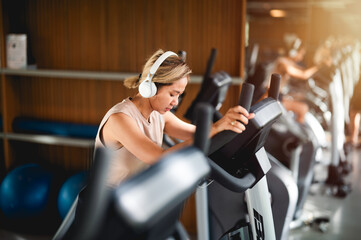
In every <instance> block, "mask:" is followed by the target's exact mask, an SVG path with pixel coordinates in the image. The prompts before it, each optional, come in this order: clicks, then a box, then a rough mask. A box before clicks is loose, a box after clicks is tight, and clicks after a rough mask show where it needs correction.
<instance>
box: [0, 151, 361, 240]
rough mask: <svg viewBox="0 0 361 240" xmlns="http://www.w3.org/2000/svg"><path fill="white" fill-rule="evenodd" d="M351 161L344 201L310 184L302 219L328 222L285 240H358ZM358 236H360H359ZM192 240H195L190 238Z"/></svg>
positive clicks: (21, 238)
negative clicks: (350, 186) (350, 190)
mask: <svg viewBox="0 0 361 240" xmlns="http://www.w3.org/2000/svg"><path fill="white" fill-rule="evenodd" d="M349 158H350V160H351V161H352V162H353V172H352V173H351V174H350V175H349V179H348V180H349V181H350V183H351V184H352V192H351V193H350V194H349V195H347V196H346V197H345V198H337V197H334V196H332V195H331V194H330V191H329V190H328V189H327V188H326V187H325V186H324V185H322V184H319V185H317V184H314V185H313V186H312V188H311V191H310V195H309V197H308V199H307V202H306V203H305V207H304V213H303V216H304V217H305V218H309V219H314V218H318V219H323V218H329V220H330V221H329V222H322V223H321V224H316V223H315V222H313V223H312V221H310V224H305V225H303V226H301V227H298V228H294V229H292V230H291V231H290V235H289V238H288V240H314V239H319V240H322V239H327V240H333V239H337V240H339V239H347V240H353V239H355V240H356V239H360V235H361V226H360V220H361V184H360V182H361V149H355V150H353V151H352V152H351V153H350V154H349ZM325 169H326V165H325V164H318V165H317V166H316V173H315V178H317V179H318V180H321V181H322V180H323V179H325V177H326V175H325ZM359 234H360V235H359ZM0 239H4V240H48V239H51V236H32V235H23V234H16V233H12V232H9V231H6V230H1V229H0ZM193 240H196V239H193Z"/></svg>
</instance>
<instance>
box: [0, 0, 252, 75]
mask: <svg viewBox="0 0 361 240" xmlns="http://www.w3.org/2000/svg"><path fill="white" fill-rule="evenodd" d="M244 1H245V0H243V1H238V0H230V1H222V0H214V1H207V0H199V1H192V0H183V1H181V0H173V1H168V0H152V1H142V0H134V1H127V0H121V1H117V0H106V1H99V0H92V1H89V0H64V1H56V0H37V1H24V0H6V1H4V2H5V4H4V14H5V15H7V16H8V18H9V19H11V21H9V26H8V27H7V29H6V33H10V32H22V31H23V32H25V33H27V34H28V38H29V44H30V45H29V47H30V49H31V51H32V52H31V54H32V55H33V57H34V59H35V63H36V64H37V66H38V67H39V68H51V69H77V70H105V71H123V72H139V71H140V70H141V68H142V65H143V64H144V59H145V58H146V57H148V56H149V55H150V54H151V53H153V52H154V51H155V50H156V49H158V48H163V49H170V50H173V51H177V50H180V49H182V50H185V51H187V53H188V61H189V63H190V65H191V67H192V68H193V72H194V73H196V74H202V73H203V71H204V68H205V65H206V60H207V58H208V55H209V53H210V49H211V48H212V47H216V48H217V49H218V50H219V56H218V59H217V62H216V66H215V70H220V69H222V70H225V71H227V72H228V73H230V74H231V75H234V76H238V75H239V72H240V70H239V69H240V66H241V65H242V62H241V57H240V52H241V49H242V46H241V44H242V42H241V39H242V35H243V34H242V17H243V15H244V14H243V8H244V6H243V2H244ZM19 7H21V8H22V9H25V10H22V11H18V9H19ZM23 7H24V8H23ZM20 15H21V16H20ZM17 17H18V18H17ZM15 18H17V19H18V20H16V21H15V20H13V19H15ZM22 19H25V20H24V21H22Z"/></svg>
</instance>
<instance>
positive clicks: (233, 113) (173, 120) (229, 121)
mask: <svg viewBox="0 0 361 240" xmlns="http://www.w3.org/2000/svg"><path fill="white" fill-rule="evenodd" d="M253 117H254V114H253V113H251V114H249V113H248V112H247V111H246V109H244V108H243V107H241V106H235V107H233V108H230V109H229V110H228V111H227V113H226V114H225V115H224V116H223V117H222V118H221V119H220V120H218V121H217V122H216V123H214V124H213V125H212V128H211V131H210V134H209V136H210V137H212V136H214V135H215V134H217V133H219V132H221V131H224V130H231V131H234V132H236V133H241V132H243V131H244V130H245V129H246V128H245V125H247V124H248V120H249V119H252V118H253ZM164 120H165V130H164V132H165V133H167V134H168V135H169V136H171V137H175V138H178V139H181V140H188V139H191V138H192V137H193V134H194V132H195V126H194V125H192V124H189V123H186V122H184V121H182V120H180V119H179V118H178V117H177V116H175V115H174V114H173V113H171V112H167V113H165V114H164Z"/></svg>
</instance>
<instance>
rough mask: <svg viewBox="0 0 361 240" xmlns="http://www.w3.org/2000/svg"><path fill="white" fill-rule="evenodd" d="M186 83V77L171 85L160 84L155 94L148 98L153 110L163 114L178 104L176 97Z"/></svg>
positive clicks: (182, 90)
mask: <svg viewBox="0 0 361 240" xmlns="http://www.w3.org/2000/svg"><path fill="white" fill-rule="evenodd" d="M187 83H188V79H187V77H184V78H181V79H179V80H177V81H175V82H174V83H173V84H172V85H169V86H162V87H161V88H159V89H158V91H157V94H156V95H155V96H154V97H152V98H150V101H151V106H152V107H153V110H155V111H158V112H159V113H161V114H164V113H166V112H168V111H170V110H171V109H172V108H173V107H175V106H177V105H178V98H179V96H180V95H181V94H182V93H183V92H184V90H185V88H186V86H187Z"/></svg>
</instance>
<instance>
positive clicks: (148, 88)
mask: <svg viewBox="0 0 361 240" xmlns="http://www.w3.org/2000/svg"><path fill="white" fill-rule="evenodd" d="M172 55H175V56H178V55H177V54H175V53H174V52H172V51H167V52H165V53H163V54H162V55H161V56H160V57H159V58H158V59H157V61H155V63H154V64H153V66H152V67H151V68H150V71H149V73H148V75H147V77H146V78H145V80H144V81H143V82H141V84H140V85H139V87H138V91H139V93H140V95H142V97H144V98H150V97H153V96H154V95H155V94H156V93H157V87H156V86H155V84H154V82H152V79H153V77H154V74H155V73H156V71H157V70H158V68H159V66H160V65H161V64H162V63H163V62H164V60H166V59H167V58H168V57H170V56H172Z"/></svg>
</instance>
